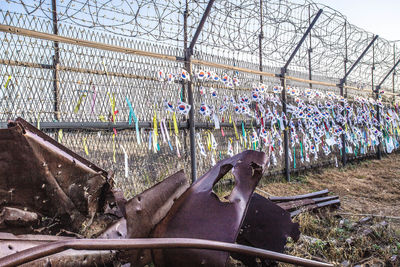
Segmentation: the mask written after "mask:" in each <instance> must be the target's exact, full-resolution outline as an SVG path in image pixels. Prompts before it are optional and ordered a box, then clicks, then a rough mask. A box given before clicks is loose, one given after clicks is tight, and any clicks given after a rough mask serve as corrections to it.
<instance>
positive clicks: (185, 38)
mask: <svg viewBox="0 0 400 267" xmlns="http://www.w3.org/2000/svg"><path fill="white" fill-rule="evenodd" d="M188 16H189V2H188V0H186V1H185V10H184V11H183V48H184V50H183V51H184V52H185V51H186V49H187V47H188V31H187V25H188ZM183 56H185V55H183ZM185 68H186V66H185ZM185 89H186V88H185V83H184V82H182V88H181V94H182V95H181V97H182V99H181V100H182V101H184V102H186V101H187V97H186V90H185ZM182 120H183V121H185V118H182ZM188 125H189V124H188ZM183 133H184V140H183V147H184V149H185V160H187V159H188V157H189V153H188V144H187V130H186V129H184V130H183Z"/></svg>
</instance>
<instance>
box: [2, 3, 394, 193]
mask: <svg viewBox="0 0 400 267" xmlns="http://www.w3.org/2000/svg"><path fill="white" fill-rule="evenodd" d="M55 3H56V4H55V5H54V4H52V1H50V0H49V1H48V0H41V1H21V0H7V1H2V2H1V3H0V24H1V25H2V26H4V25H5V26H7V27H3V28H2V30H1V31H0V38H1V40H2V42H1V43H0V55H1V56H0V85H1V87H0V123H1V124H2V125H3V124H4V123H5V122H6V121H7V120H10V119H15V118H16V117H18V116H20V117H22V118H24V119H26V120H27V121H29V122H31V123H33V124H34V125H36V126H37V127H38V128H41V129H43V130H44V131H45V132H46V133H48V134H49V135H51V136H52V137H53V138H55V139H56V140H58V141H59V142H60V143H62V144H64V145H65V146H67V147H68V148H70V149H72V150H74V151H76V152H77V153H79V154H80V155H82V156H84V157H86V158H88V159H89V160H91V161H93V162H94V163H96V164H98V165H99V166H101V167H103V168H105V169H108V170H110V171H112V172H113V173H114V176H113V177H114V178H113V179H114V181H115V182H116V184H117V186H118V187H121V188H123V189H124V191H125V192H126V194H127V195H129V196H131V195H134V194H136V193H138V192H141V191H142V190H144V189H146V188H148V187H150V186H151V185H153V184H154V183H156V182H157V181H160V180H162V179H163V178H165V177H166V176H167V175H170V174H172V173H173V172H175V171H177V170H179V169H185V170H186V173H187V174H188V176H190V175H191V173H190V168H189V166H190V164H191V163H192V162H193V163H194V162H196V166H195V167H196V168H197V170H198V175H197V176H200V175H201V174H203V173H205V172H206V171H207V170H208V169H209V168H210V167H211V166H212V165H213V164H215V162H217V161H219V160H221V159H223V158H226V157H229V156H230V155H232V154H233V153H239V152H241V151H243V150H246V149H255V150H260V151H264V152H265V153H267V155H268V157H269V159H270V163H269V170H270V171H275V172H278V173H279V172H282V171H283V170H284V169H285V168H286V167H288V168H291V169H297V170H299V169H302V168H303V169H304V168H308V167H310V168H311V167H312V166H315V165H321V164H322V163H329V164H333V165H337V166H338V165H340V162H341V161H342V158H343V154H345V155H347V156H348V157H360V156H367V155H372V154H374V153H376V151H377V149H378V146H377V144H378V141H379V140H382V144H381V148H382V150H383V152H388V153H389V152H391V151H392V150H393V147H395V148H398V146H399V144H398V139H399V134H400V128H399V127H398V126H399V121H398V115H397V114H398V111H399V110H398V106H397V105H396V104H395V103H396V94H398V87H399V80H398V78H397V75H396V73H395V72H393V73H392V74H390V75H389V76H388V78H387V79H386V80H385V81H384V82H383V84H382V88H383V90H384V91H385V94H383V95H382V94H380V95H379V99H378V100H376V97H377V95H376V93H375V92H373V91H372V90H371V89H373V88H374V87H375V86H377V85H379V83H380V82H381V81H382V79H383V78H384V77H385V76H386V74H387V73H388V71H389V70H390V69H391V68H392V67H393V66H394V65H395V63H396V62H397V60H398V59H399V57H398V56H396V55H397V53H398V51H399V50H400V48H399V44H398V43H396V42H391V41H388V40H384V39H382V38H379V39H378V40H377V41H376V42H374V43H373V45H372V47H371V49H368V50H366V48H367V47H368V45H369V44H370V43H371V42H372V40H373V38H374V36H375V34H372V33H369V32H367V31H364V30H362V29H360V28H358V27H356V26H354V25H352V24H351V23H349V21H348V20H347V18H345V17H344V16H343V15H342V14H340V13H338V12H337V11H335V10H333V9H331V8H329V7H326V6H323V5H320V4H315V3H313V2H310V1H304V2H302V1H295V2H290V1H287V0H284V1H264V0H263V1H244V0H240V1H219V0H217V1H215V3H214V4H213V6H212V8H211V11H210V14H209V16H208V17H207V18H206V23H205V24H204V27H203V28H202V30H201V31H200V35H199V38H198V40H197V43H196V45H195V46H194V51H193V56H191V57H189V56H188V53H187V50H186V49H187V47H189V44H190V42H191V40H192V39H193V37H194V35H195V32H196V30H197V29H198V27H199V25H200V21H201V19H202V17H203V15H204V12H205V10H206V6H207V4H208V3H209V2H208V1H192V0H187V1H159V0H139V1H126V0H118V1H105V0H94V1H81V0H75V1H55ZM321 8H323V13H322V15H321V16H320V17H319V18H318V20H317V22H316V24H315V25H314V27H312V28H311V31H310V32H309V34H308V35H307V36H303V34H304V33H305V32H306V30H307V28H309V27H310V25H311V24H312V21H313V20H314V19H315V18H316V15H317V13H318V12H319V9H321ZM14 27H17V28H14ZM302 37H305V39H304V40H305V41H304V43H302V45H301V46H300V47H299V50H298V51H297V53H296V54H295V55H294V57H293V60H292V62H291V64H290V66H289V68H288V70H287V71H286V72H285V75H286V76H285V77H283V76H282V75H281V74H282V71H281V68H282V67H283V66H284V65H285V63H286V62H287V60H288V59H289V56H290V55H291V53H292V52H293V51H294V49H295V47H296V46H297V44H298V43H299V41H300V40H301V39H302ZM60 38H61V39H60ZM364 51H365V55H364V56H363V57H361V58H360V60H358V59H359V57H360V55H361V54H362V53H363V52H364ZM356 63H357V64H356ZM353 64H355V68H354V69H353V70H352V72H351V73H350V75H349V76H348V77H347V79H346V81H345V82H346V83H345V84H343V88H344V96H345V98H344V99H342V98H341V97H340V96H339V95H340V93H341V90H340V87H338V86H336V85H337V84H340V83H341V79H342V78H343V77H344V75H345V74H346V72H347V71H348V70H349V69H350V68H351V66H352V65H353ZM316 81H318V82H316ZM282 84H283V85H285V86H284V88H283V87H281V85H282ZM310 87H312V90H310ZM189 88H191V89H192V91H193V102H191V95H190V94H189V91H190V90H189ZM188 90H189V91H188ZM293 92H294V93H293ZM330 101H331V102H332V104H333V105H334V108H330V107H327V106H326V105H327V102H330ZM189 102H190V103H189ZM381 102H384V103H386V104H382V105H381ZM285 106H286V107H285ZM376 106H381V108H380V115H379V116H378V114H377V112H376V111H375V108H376ZM302 107H304V108H305V109H309V111H308V112H307V114H308V113H309V114H310V117H309V118H307V117H305V116H304V117H302V116H303V115H304V114H303V115H301V114H302ZM342 107H343V108H342ZM286 108H287V109H288V111H287V112H286V114H285V113H284V110H285V109H286ZM343 109H346V110H343ZM189 110H191V112H193V113H194V116H193V119H190V112H189ZM315 118H317V121H314V122H313V120H314V119H315ZM193 125H194V126H195V127H194V129H195V130H194V131H192V132H190V130H189V128H190V127H189V126H193ZM218 125H219V127H218ZM311 128H312V129H311ZM314 128H315V129H314ZM340 129H341V130H342V131H345V134H344V135H345V137H344V139H343V140H342V139H341V138H339V136H340V134H341V133H339V135H338V136H334V137H332V134H333V132H334V131H335V130H340ZM285 132H287V133H288V139H287V142H288V150H287V151H286V149H285V137H284V133H285ZM319 133H321V135H320V136H319ZM342 135H343V134H342ZM374 135H377V136H379V138H381V139H377V138H374V137H373V136H374ZM190 137H194V138H193V139H191V138H190ZM315 138H316V139H315ZM191 142H194V148H195V153H194V157H193V158H192V159H193V160H191V156H190V155H191V150H190V145H191ZM333 143H335V144H333ZM192 144H193V143H192ZM339 144H341V145H339ZM343 146H344V147H345V148H344V150H341V149H340V147H343ZM286 152H287V153H286ZM286 158H287V159H288V166H286V165H285V160H286ZM194 160H196V161H194Z"/></svg>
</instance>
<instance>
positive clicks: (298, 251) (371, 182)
mask: <svg viewBox="0 0 400 267" xmlns="http://www.w3.org/2000/svg"><path fill="white" fill-rule="evenodd" d="M399 162H400V155H399V154H392V155H389V156H386V157H384V158H383V159H382V160H380V161H379V160H368V161H363V162H361V163H355V164H349V165H348V166H347V167H345V168H339V169H338V168H326V169H321V170H317V171H313V172H310V173H307V174H306V175H302V176H298V177H293V178H292V182H291V183H287V182H281V181H279V180H276V179H275V180H271V179H270V180H269V181H267V182H264V183H263V185H262V186H260V189H262V190H263V191H265V192H266V193H267V194H270V195H274V196H286V195H297V194H302V193H308V192H311V191H318V190H322V189H329V190H330V191H331V192H333V193H334V194H336V195H339V196H340V200H341V207H340V209H339V210H335V211H331V212H330V211H321V212H318V213H312V214H303V215H300V216H298V217H296V218H295V219H294V220H295V221H298V222H299V223H300V227H301V232H302V238H300V240H299V242H297V243H291V242H289V243H288V246H287V253H289V254H292V255H296V256H301V257H307V258H313V259H320V260H324V261H328V262H331V263H334V264H335V265H337V266H357V265H358V266H400V164H399ZM259 193H260V192H259ZM264 195H266V194H264ZM372 215H373V216H372ZM367 217H371V219H368V218H367ZM366 218H367V219H366ZM361 219H363V220H366V222H360V220H361ZM281 266H286V265H284V264H281Z"/></svg>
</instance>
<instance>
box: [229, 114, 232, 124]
mask: <svg viewBox="0 0 400 267" xmlns="http://www.w3.org/2000/svg"><path fill="white" fill-rule="evenodd" d="M229 123H232V117H231V115H229Z"/></svg>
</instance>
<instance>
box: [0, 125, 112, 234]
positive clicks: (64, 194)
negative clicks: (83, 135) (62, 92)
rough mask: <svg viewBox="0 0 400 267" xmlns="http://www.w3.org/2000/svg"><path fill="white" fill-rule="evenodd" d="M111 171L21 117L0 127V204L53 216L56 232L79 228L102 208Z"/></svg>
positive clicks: (49, 216) (0, 206)
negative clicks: (85, 157) (4, 127)
mask: <svg viewBox="0 0 400 267" xmlns="http://www.w3.org/2000/svg"><path fill="white" fill-rule="evenodd" d="M107 176H108V174H107V172H105V171H104V170H102V169H100V168H99V167H97V166H95V165H94V164H93V163H91V162H89V161H87V160H85V159H84V158H82V157H80V156H79V155H77V154H75V153H74V152H72V151H71V150H69V149H67V148H66V147H64V146H62V145H61V144H59V143H57V142H56V141H55V140H53V139H52V138H50V137H49V136H47V135H45V134H44V133H43V132H41V131H39V130H38V129H36V128H35V127H33V126H32V125H30V124H29V123H27V122H26V121H24V120H23V119H20V118H18V119H17V120H16V121H14V122H10V123H9V125H8V129H0V208H3V207H12V208H19V209H23V210H26V211H30V212H35V213H37V214H38V215H39V216H40V217H43V216H45V217H48V218H54V220H53V221H52V222H51V223H52V224H53V225H54V230H53V233H57V232H58V231H59V229H60V228H63V229H67V230H70V231H75V232H78V231H79V230H80V229H81V228H82V225H83V224H86V225H89V224H90V223H91V222H92V220H93V217H94V216H95V214H96V212H103V210H104V205H105V196H106V195H107V194H108V193H110V185H109V183H108V181H107ZM54 222H57V223H56V224H54ZM21 229H22V230H24V229H23V228H21ZM25 230H26V231H28V232H29V229H28V228H26V229H25Z"/></svg>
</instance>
